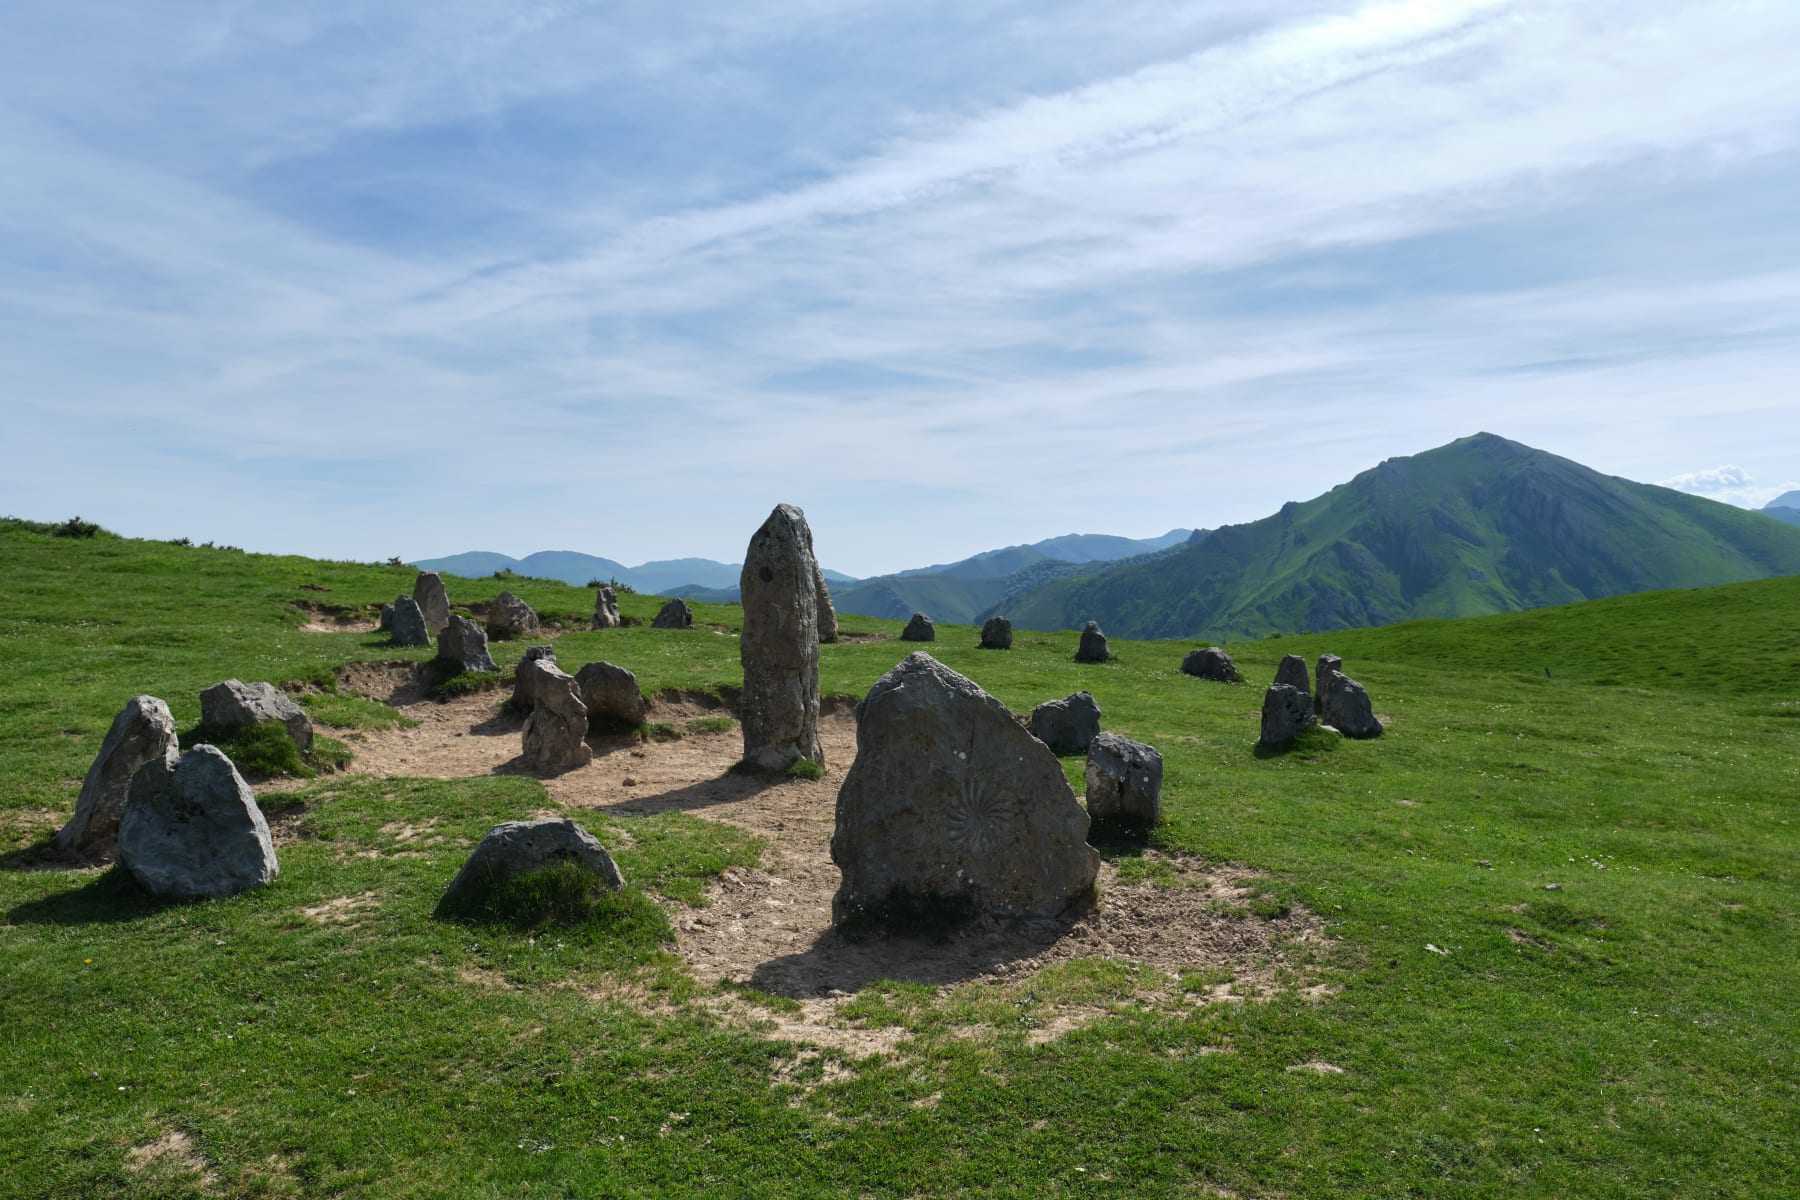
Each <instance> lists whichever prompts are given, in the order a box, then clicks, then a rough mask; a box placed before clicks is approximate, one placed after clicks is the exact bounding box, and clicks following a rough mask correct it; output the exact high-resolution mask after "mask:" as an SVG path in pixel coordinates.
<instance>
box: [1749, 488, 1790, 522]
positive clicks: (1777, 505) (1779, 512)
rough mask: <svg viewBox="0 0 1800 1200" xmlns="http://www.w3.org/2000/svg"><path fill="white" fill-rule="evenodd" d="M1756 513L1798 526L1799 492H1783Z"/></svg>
mask: <svg viewBox="0 0 1800 1200" xmlns="http://www.w3.org/2000/svg"><path fill="white" fill-rule="evenodd" d="M1757 511H1758V512H1760V513H1762V515H1763V516H1765V517H1774V518H1775V519H1776V520H1777V521H1786V522H1787V523H1788V524H1789V525H1800V492H1783V493H1782V494H1781V495H1779V496H1777V497H1775V498H1774V499H1773V500H1771V501H1769V502H1768V503H1767V504H1765V505H1763V506H1762V508H1760V509H1758V510H1757Z"/></svg>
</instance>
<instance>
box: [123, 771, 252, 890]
mask: <svg viewBox="0 0 1800 1200" xmlns="http://www.w3.org/2000/svg"><path fill="white" fill-rule="evenodd" d="M119 862H120V863H122V864H123V865H124V866H125V869H126V870H128V871H130V872H131V873H132V875H133V876H134V877H136V879H137V881H138V882H139V883H140V884H142V885H143V886H144V888H145V890H147V891H149V892H152V893H154V894H155V895H158V896H169V897H174V898H178V899H183V900H197V899H202V898H204V897H210V896H230V895H234V894H236V893H238V892H241V891H244V890H245V889H247V888H258V887H264V886H267V885H268V884H269V883H270V882H272V881H273V880H274V878H275V875H276V873H277V871H278V870H279V869H280V868H279V867H278V866H277V865H276V862H275V843H274V841H273V840H272V839H271V838H270V837H269V823H268V822H267V821H265V820H264V819H263V814H262V810H261V809H260V808H258V807H257V806H256V797H255V795H254V794H252V793H251V791H250V785H249V784H247V783H245V782H244V777H243V776H242V775H239V774H238V773H237V768H236V767H234V766H232V765H231V760H230V759H229V758H226V757H225V755H224V754H223V753H221V752H220V751H219V749H218V748H217V747H216V746H207V745H200V746H195V747H194V748H193V749H192V750H189V751H188V752H187V753H186V754H183V755H182V756H181V757H180V758H179V759H176V758H175V757H174V756H173V755H171V756H170V757H169V758H167V759H158V760H155V761H153V762H150V763H147V764H145V765H144V766H143V767H140V768H139V769H138V772H137V774H135V775H133V776H132V777H131V794H130V799H129V800H127V801H126V804H125V814H124V816H123V817H122V818H120V821H119Z"/></svg>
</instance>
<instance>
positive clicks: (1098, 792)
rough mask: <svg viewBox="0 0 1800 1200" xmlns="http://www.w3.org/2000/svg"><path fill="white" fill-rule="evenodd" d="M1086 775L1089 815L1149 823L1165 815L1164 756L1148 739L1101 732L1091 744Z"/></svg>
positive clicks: (1154, 822) (1152, 823)
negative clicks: (1144, 741)
mask: <svg viewBox="0 0 1800 1200" xmlns="http://www.w3.org/2000/svg"><path fill="white" fill-rule="evenodd" d="M1086 775H1087V810H1088V816H1090V817H1124V818H1126V819H1127V820H1131V821H1138V822H1141V823H1143V824H1145V825H1154V824H1156V822H1157V818H1159V817H1161V816H1162V779H1163V758H1162V755H1161V754H1159V753H1157V751H1156V750H1154V749H1152V748H1151V747H1149V746H1146V745H1144V743H1142V742H1134V741H1132V740H1131V739H1130V738H1123V737H1120V736H1119V735H1118V734H1116V733H1102V734H1099V735H1098V736H1096V737H1095V738H1094V743H1093V745H1091V746H1089V747H1088V757H1087V772H1086Z"/></svg>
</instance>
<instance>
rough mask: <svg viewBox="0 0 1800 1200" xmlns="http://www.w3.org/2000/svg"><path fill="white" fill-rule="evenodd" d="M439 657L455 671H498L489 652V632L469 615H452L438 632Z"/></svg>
mask: <svg viewBox="0 0 1800 1200" xmlns="http://www.w3.org/2000/svg"><path fill="white" fill-rule="evenodd" d="M437 658H438V661H439V662H441V663H446V664H448V665H449V667H450V668H451V669H452V670H454V671H498V670H499V669H500V668H499V667H496V666H495V665H494V659H493V656H491V655H490V654H488V643H487V633H486V632H485V631H484V630H483V629H482V628H481V626H479V625H477V624H476V623H475V622H473V621H471V620H469V618H467V617H458V616H452V617H451V618H450V623H449V624H448V625H446V626H444V632H442V633H440V634H438V647H437Z"/></svg>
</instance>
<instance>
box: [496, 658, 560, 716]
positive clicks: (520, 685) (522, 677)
mask: <svg viewBox="0 0 1800 1200" xmlns="http://www.w3.org/2000/svg"><path fill="white" fill-rule="evenodd" d="M539 660H542V661H544V662H547V663H549V664H550V665H551V666H553V667H554V666H555V665H556V647H555V646H527V647H526V648H525V655H524V657H523V658H521V659H519V661H518V662H517V663H515V664H514V665H513V693H512V699H510V700H508V701H507V705H508V707H510V708H513V709H515V710H521V711H525V712H529V711H531V709H532V707H533V706H535V705H536V704H537V696H536V695H535V694H534V693H533V692H532V690H531V688H532V685H533V684H534V683H536V681H537V680H538V679H539V678H540V677H539V676H538V675H537V674H535V673H534V672H531V671H527V670H526V669H525V667H526V664H528V663H533V662H537V661H539Z"/></svg>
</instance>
